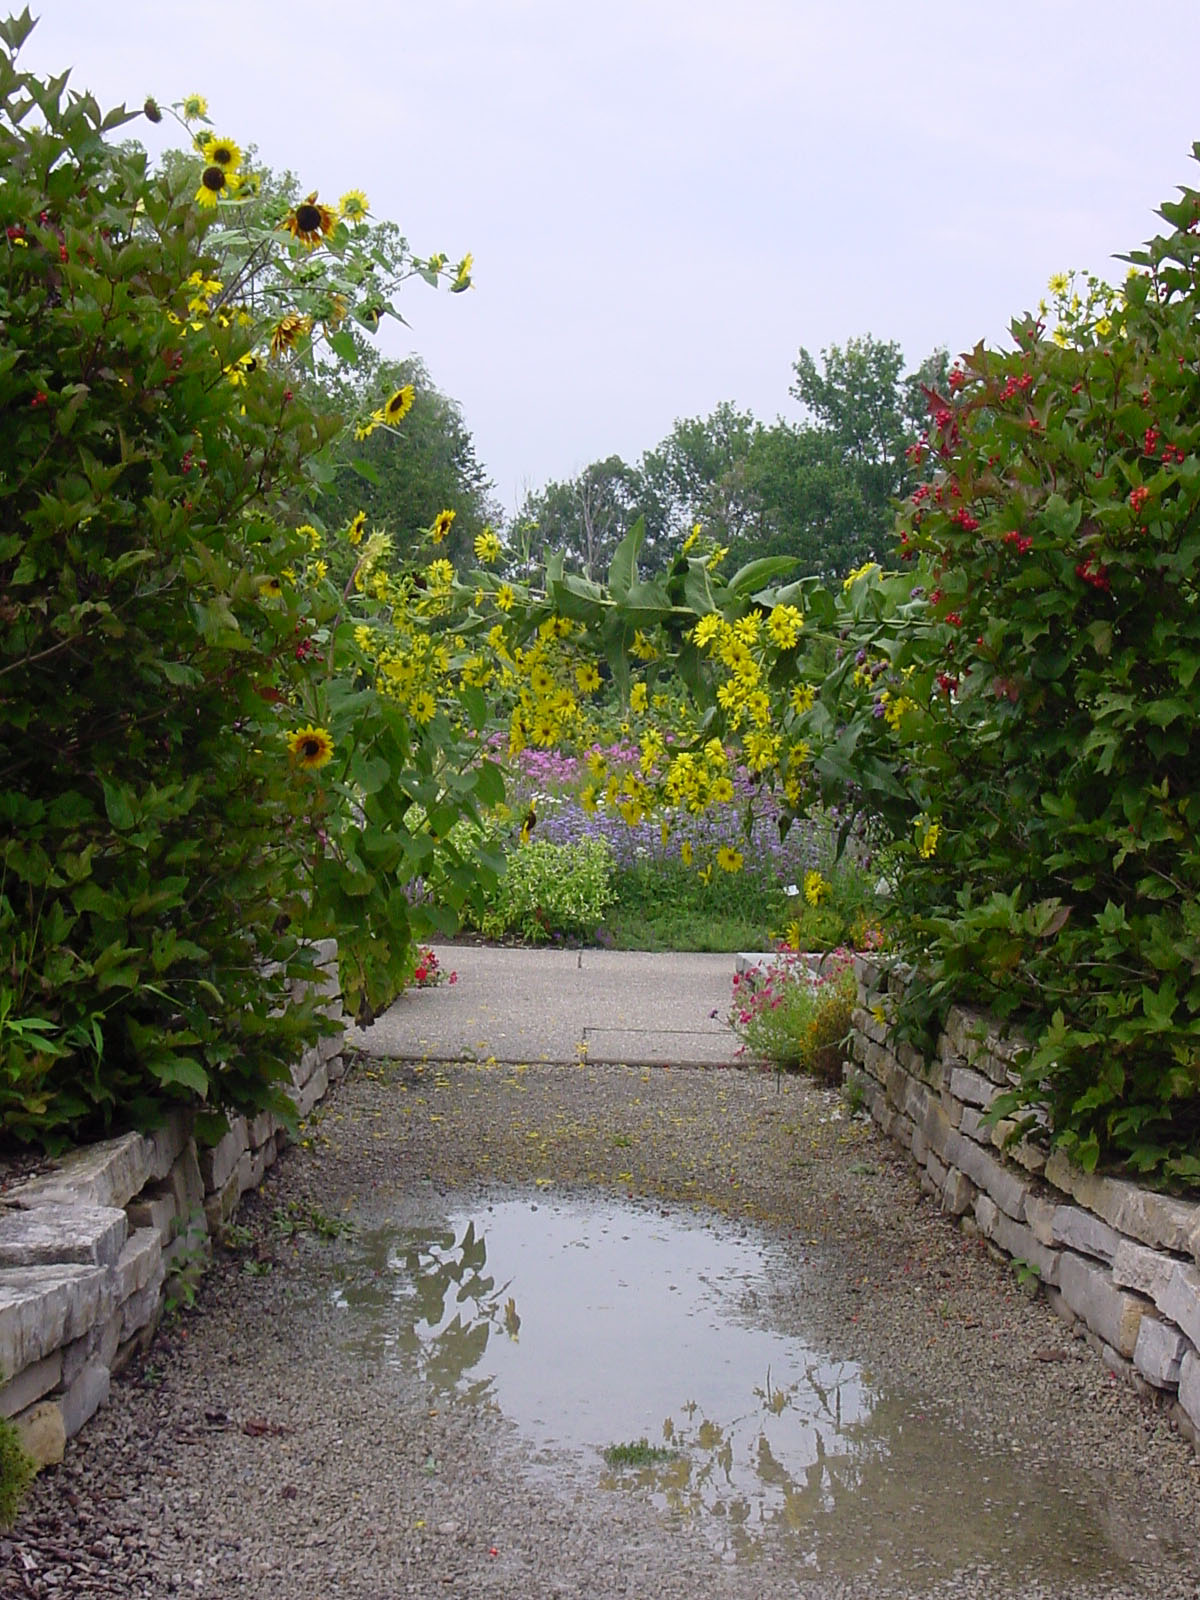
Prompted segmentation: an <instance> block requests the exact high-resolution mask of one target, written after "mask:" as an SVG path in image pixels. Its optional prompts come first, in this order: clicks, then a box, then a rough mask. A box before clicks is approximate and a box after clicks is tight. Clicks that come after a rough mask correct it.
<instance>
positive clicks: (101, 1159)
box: [8, 1133, 150, 1209]
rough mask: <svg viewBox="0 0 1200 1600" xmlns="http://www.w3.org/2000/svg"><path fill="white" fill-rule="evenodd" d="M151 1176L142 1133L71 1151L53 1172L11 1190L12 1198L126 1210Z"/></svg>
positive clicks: (125, 1135)
mask: <svg viewBox="0 0 1200 1600" xmlns="http://www.w3.org/2000/svg"><path fill="white" fill-rule="evenodd" d="M149 1176H150V1159H149V1155H148V1153H147V1146H146V1141H145V1140H144V1139H143V1138H142V1136H141V1134H140V1133H127V1134H124V1135H123V1136H122V1137H121V1138H119V1139H105V1140H104V1141H103V1142H102V1143H101V1144H91V1145H87V1146H85V1147H84V1148H83V1149H81V1150H72V1151H70V1152H69V1153H68V1154H67V1155H65V1156H62V1157H60V1158H59V1160H58V1161H57V1162H56V1163H55V1166H54V1170H53V1171H52V1172H48V1173H46V1174H45V1176H43V1177H40V1178H31V1179H30V1180H29V1182H28V1183H22V1184H18V1185H17V1186H16V1188H14V1189H10V1190H9V1191H8V1198H9V1199H10V1200H19V1201H21V1202H22V1203H23V1204H29V1205H41V1204H43V1203H45V1202H48V1201H55V1200H57V1201H61V1202H64V1203H65V1204H67V1205H91V1206H116V1207H117V1208H119V1209H124V1207H125V1206H127V1205H128V1204H129V1202H130V1200H132V1199H133V1197H134V1195H135V1194H137V1192H138V1190H139V1189H140V1188H141V1187H142V1186H143V1184H144V1183H145V1182H146V1180H147V1179H148V1178H149Z"/></svg>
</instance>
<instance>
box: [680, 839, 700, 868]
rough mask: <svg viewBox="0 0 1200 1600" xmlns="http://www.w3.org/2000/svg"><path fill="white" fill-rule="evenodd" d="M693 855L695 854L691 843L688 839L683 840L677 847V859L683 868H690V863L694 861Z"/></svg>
mask: <svg viewBox="0 0 1200 1600" xmlns="http://www.w3.org/2000/svg"><path fill="white" fill-rule="evenodd" d="M695 855H696V852H695V851H694V850H693V849H692V841H691V840H690V839H685V840H684V841H683V843H682V844H681V845H680V846H679V859H680V860H681V861H682V862H683V864H684V866H685V867H690V866H691V864H692V862H693V861H694V860H695Z"/></svg>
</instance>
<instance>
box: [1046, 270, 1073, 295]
mask: <svg viewBox="0 0 1200 1600" xmlns="http://www.w3.org/2000/svg"><path fill="white" fill-rule="evenodd" d="M1048 287H1049V290H1050V293H1051V294H1066V292H1067V289H1068V287H1069V285H1068V282H1067V275H1066V273H1065V272H1055V273H1052V274H1051V277H1050V283H1049V285H1048Z"/></svg>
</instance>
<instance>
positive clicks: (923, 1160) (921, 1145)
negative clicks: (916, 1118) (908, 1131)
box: [912, 1126, 936, 1167]
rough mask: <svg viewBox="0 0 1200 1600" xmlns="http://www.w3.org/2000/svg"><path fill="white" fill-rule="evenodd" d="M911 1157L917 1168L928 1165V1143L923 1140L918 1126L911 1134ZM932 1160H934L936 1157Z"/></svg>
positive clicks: (923, 1136)
mask: <svg viewBox="0 0 1200 1600" xmlns="http://www.w3.org/2000/svg"><path fill="white" fill-rule="evenodd" d="M912 1155H913V1160H914V1161H915V1162H916V1163H917V1165H918V1166H919V1167H924V1166H927V1165H928V1162H929V1142H928V1140H927V1139H926V1138H925V1135H924V1134H923V1133H922V1132H921V1129H920V1127H919V1126H916V1127H914V1128H913V1132H912ZM934 1159H935V1160H936V1157H935V1158H934Z"/></svg>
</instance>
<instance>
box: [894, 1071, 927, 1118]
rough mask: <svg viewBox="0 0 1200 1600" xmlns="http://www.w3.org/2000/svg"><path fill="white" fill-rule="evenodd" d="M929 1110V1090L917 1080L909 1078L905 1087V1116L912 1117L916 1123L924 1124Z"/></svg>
mask: <svg viewBox="0 0 1200 1600" xmlns="http://www.w3.org/2000/svg"><path fill="white" fill-rule="evenodd" d="M928 1108H929V1090H928V1089H926V1088H925V1086H924V1085H923V1084H921V1083H918V1082H917V1080H916V1079H915V1078H909V1080H908V1082H907V1083H906V1084H905V1086H904V1102H903V1105H902V1107H901V1109H902V1110H903V1112H904V1114H905V1116H906V1117H911V1118H912V1120H913V1121H914V1122H918V1123H919V1122H923V1121H924V1120H925V1113H926V1111H927V1110H928Z"/></svg>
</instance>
